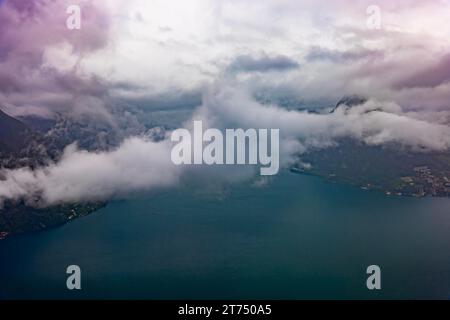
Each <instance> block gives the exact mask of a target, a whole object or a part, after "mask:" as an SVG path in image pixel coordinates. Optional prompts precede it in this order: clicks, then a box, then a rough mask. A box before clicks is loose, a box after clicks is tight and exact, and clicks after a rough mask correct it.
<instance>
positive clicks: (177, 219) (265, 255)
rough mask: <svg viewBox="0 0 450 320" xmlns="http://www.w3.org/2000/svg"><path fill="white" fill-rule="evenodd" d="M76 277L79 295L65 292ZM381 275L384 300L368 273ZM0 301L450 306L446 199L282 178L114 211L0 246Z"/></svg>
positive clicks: (185, 192)
mask: <svg viewBox="0 0 450 320" xmlns="http://www.w3.org/2000/svg"><path fill="white" fill-rule="evenodd" d="M72 264H76V265H79V266H80V268H81V270H82V290H79V291H76V290H75V291H69V290H67V289H66V277H67V275H66V273H65V271H66V268H67V266H68V265H72ZM372 264H375V265H379V266H380V268H381V286H382V289H381V290H375V291H370V290H368V289H367V288H366V279H367V276H368V275H367V274H366V268H367V266H369V265H372ZM0 298H3V299H10V298H33V299H37V298H39V299H45V298H63V299H79V298H89V299H90V298H111V299H116V298H121V299H122V298H125V299H196V298H201V299H213V298H214V299H216V298H221V299H229V298H230V299H231V298H234V299H236V298H239V299H241V298H248V299H272V298H276V299H282V298H285V299H303V298H336V299H346V298H356V299H368V298H375V299H378V298H393V299H400V298H401V299H410V298H437V299H448V298H450V199H444V198H422V199H418V198H408V197H394V196H386V195H384V194H382V193H378V192H373V191H364V190H360V189H358V188H356V187H351V186H346V185H342V184H333V183H329V182H326V181H324V180H322V179H320V178H318V177H313V176H306V175H299V174H294V173H290V172H286V171H284V172H282V173H280V174H279V175H278V176H276V177H275V178H273V179H271V180H270V181H269V182H268V183H267V184H265V185H262V186H255V185H254V184H251V183H241V184H239V185H230V186H228V187H226V188H225V189H224V190H220V192H209V191H208V190H206V191H201V190H198V189H196V188H191V187H189V186H184V187H179V188H176V189H171V190H162V191H158V192H154V193H151V194H147V195H145V196H144V195H142V196H139V197H136V198H133V199H129V200H122V201H115V202H111V203H109V204H108V205H107V206H106V207H104V208H103V209H101V210H99V211H97V212H95V213H93V214H91V215H89V216H87V217H85V218H81V219H77V220H75V221H73V222H71V223H68V224H66V225H63V226H61V227H58V228H55V229H51V230H47V231H44V232H39V233H33V234H27V235H20V236H15V237H11V238H9V239H6V240H4V241H0Z"/></svg>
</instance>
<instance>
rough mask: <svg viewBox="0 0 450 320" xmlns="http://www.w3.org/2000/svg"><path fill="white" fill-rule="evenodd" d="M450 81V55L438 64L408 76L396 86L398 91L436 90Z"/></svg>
mask: <svg viewBox="0 0 450 320" xmlns="http://www.w3.org/2000/svg"><path fill="white" fill-rule="evenodd" d="M449 81H450V54H447V55H445V56H443V57H442V58H441V59H440V60H439V61H438V62H437V63H435V64H433V65H431V66H429V67H427V68H424V69H423V70H420V71H418V72H416V73H414V74H413V75H411V76H408V77H406V78H404V79H402V80H401V81H398V82H397V83H396V84H395V87H396V88H398V89H405V88H434V87H437V86H439V85H441V84H445V83H447V82H449Z"/></svg>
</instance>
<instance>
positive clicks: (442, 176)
mask: <svg viewBox="0 0 450 320" xmlns="http://www.w3.org/2000/svg"><path fill="white" fill-rule="evenodd" d="M291 171H292V172H295V173H300V174H312V175H318V176H321V175H320V174H315V173H314V172H313V171H312V170H311V171H310V170H308V169H305V168H298V167H293V168H291ZM413 172H414V174H412V175H410V176H402V177H400V178H399V179H398V180H397V181H395V182H394V183H392V184H391V185H390V186H379V185H375V184H371V183H367V184H364V185H361V184H359V187H360V188H361V189H363V190H382V191H383V192H384V193H385V194H386V195H396V196H412V197H425V196H433V197H450V172H439V173H436V172H433V171H432V170H431V169H430V168H429V167H428V166H420V167H414V169H413ZM327 178H328V179H329V180H330V181H339V180H340V179H339V177H338V176H337V175H336V174H334V173H330V174H328V176H327ZM356 184H357V183H356Z"/></svg>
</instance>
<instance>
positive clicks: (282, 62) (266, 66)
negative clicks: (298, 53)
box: [228, 54, 299, 72]
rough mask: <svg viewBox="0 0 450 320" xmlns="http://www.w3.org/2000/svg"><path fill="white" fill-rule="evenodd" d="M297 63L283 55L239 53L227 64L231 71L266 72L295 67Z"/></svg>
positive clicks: (297, 65)
mask: <svg viewBox="0 0 450 320" xmlns="http://www.w3.org/2000/svg"><path fill="white" fill-rule="evenodd" d="M298 67H299V64H298V63H297V62H296V61H295V60H292V59H291V58H289V57H287V56H283V55H277V56H273V57H271V56H268V55H266V54H263V55H261V56H258V57H253V56H251V55H241V56H238V57H236V58H235V59H234V61H233V62H232V63H231V64H230V65H229V66H228V70H229V71H232V72H267V71H285V70H291V69H297V68H298Z"/></svg>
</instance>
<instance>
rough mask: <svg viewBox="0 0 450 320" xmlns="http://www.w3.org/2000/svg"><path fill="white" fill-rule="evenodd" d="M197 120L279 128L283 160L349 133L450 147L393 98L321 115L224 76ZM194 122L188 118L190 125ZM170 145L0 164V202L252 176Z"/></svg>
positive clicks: (129, 145) (446, 130) (136, 143)
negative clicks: (188, 157) (189, 158)
mask: <svg viewBox="0 0 450 320" xmlns="http://www.w3.org/2000/svg"><path fill="white" fill-rule="evenodd" d="M194 119H195V120H203V123H204V126H205V127H210V128H219V129H225V128H244V129H245V128H269V129H270V128H278V129H280V135H281V140H280V161H281V165H282V166H284V167H286V166H289V164H291V163H292V162H293V161H295V160H297V159H298V156H299V155H301V154H302V153H304V152H306V151H308V150H309V149H310V148H326V147H328V146H331V145H334V144H336V143H337V141H338V140H339V139H340V138H347V137H350V138H354V139H357V140H360V141H362V142H364V143H366V144H370V145H381V144H385V143H396V144H400V145H403V146H405V147H408V148H411V149H415V150H422V151H445V150H448V149H449V148H450V127H448V126H447V125H443V124H439V123H433V122H430V121H427V120H423V119H420V117H418V116H417V115H416V114H414V113H411V112H409V113H406V112H404V111H402V109H401V108H400V107H399V106H398V105H396V104H395V103H380V102H375V101H370V100H369V101H368V102H366V103H364V104H362V105H359V106H354V107H352V108H350V109H348V108H346V107H345V106H342V107H341V108H338V109H337V110H336V111H335V112H333V113H323V114H316V113H309V112H306V111H292V110H286V109H283V108H281V107H278V106H275V105H269V106H268V105H263V104H261V103H259V102H257V101H256V100H255V99H254V98H253V96H252V95H251V94H250V93H249V91H248V90H246V89H245V88H242V87H239V86H236V85H235V84H233V83H229V82H226V81H225V82H223V81H222V82H221V81H219V82H217V83H215V84H214V85H213V86H212V87H211V88H209V90H208V91H207V92H206V93H205V95H204V98H203V104H202V106H201V107H199V108H198V109H197V110H196V111H195V112H194V115H193V117H192V120H194ZM190 125H192V121H191V120H190V121H188V122H187V123H186V127H187V128H189V126H190ZM171 147H172V143H171V142H170V140H169V139H168V138H166V139H164V140H162V141H159V142H154V141H152V140H151V139H149V138H146V137H132V138H129V139H126V140H125V141H124V142H123V143H122V144H121V145H120V146H119V147H118V148H117V149H115V150H113V151H110V152H87V151H83V150H79V149H77V147H76V146H74V145H72V146H69V147H68V148H66V150H65V152H64V155H63V157H62V158H61V159H60V160H59V161H58V162H57V163H51V164H49V165H48V166H46V167H42V168H38V169H35V170H31V169H29V168H21V169H17V170H1V171H0V176H1V180H0V203H1V202H3V201H4V200H6V199H13V200H20V199H23V200H25V201H26V202H27V203H28V204H30V205H40V206H48V205H53V204H58V203H66V202H79V201H93V200H108V199H111V198H115V197H123V196H126V195H129V194H133V193H135V192H141V191H147V190H152V189H154V188H162V187H170V186H176V185H177V184H178V183H179V182H180V181H181V180H182V178H183V177H186V176H187V177H188V178H194V179H195V178H196V177H202V176H203V179H204V175H205V174H206V175H208V176H210V177H214V179H215V181H216V182H217V183H221V182H226V183H229V182H233V181H239V180H242V179H243V178H245V179H248V178H250V177H252V174H251V172H253V171H252V170H251V169H250V168H248V169H249V170H243V171H242V167H239V166H231V167H230V166H225V167H224V166H220V167H219V166H218V167H214V166H213V167H210V168H207V166H199V167H195V168H192V167H186V166H176V165H174V164H173V163H172V162H171V159H170V151H171ZM230 173H233V174H231V175H230ZM233 175H234V176H233ZM231 176H233V177H232V178H231Z"/></svg>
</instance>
